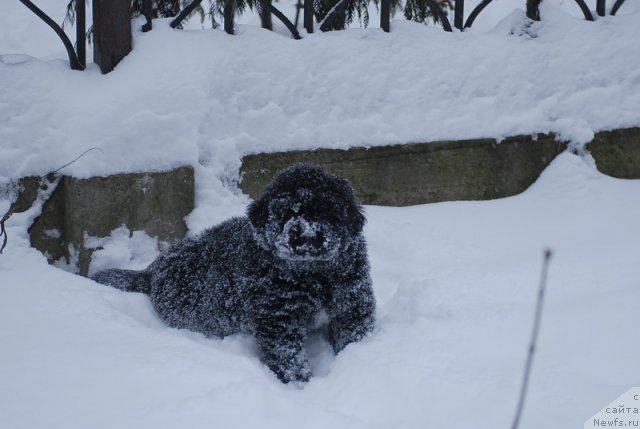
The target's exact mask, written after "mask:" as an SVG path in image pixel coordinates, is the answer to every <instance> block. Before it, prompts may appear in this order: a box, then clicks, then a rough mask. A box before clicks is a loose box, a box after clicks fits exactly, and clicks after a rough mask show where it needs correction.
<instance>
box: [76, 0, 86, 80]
mask: <svg viewBox="0 0 640 429" xmlns="http://www.w3.org/2000/svg"><path fill="white" fill-rule="evenodd" d="M84 1H85V0H76V52H77V53H78V63H80V67H82V68H85V67H86V66H87V20H86V10H85V9H86V7H85V3H84Z"/></svg>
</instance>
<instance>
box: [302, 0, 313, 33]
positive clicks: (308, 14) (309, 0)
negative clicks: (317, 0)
mask: <svg viewBox="0 0 640 429" xmlns="http://www.w3.org/2000/svg"><path fill="white" fill-rule="evenodd" d="M302 20H303V21H304V29H305V30H307V33H313V0H304V14H303V18H302Z"/></svg>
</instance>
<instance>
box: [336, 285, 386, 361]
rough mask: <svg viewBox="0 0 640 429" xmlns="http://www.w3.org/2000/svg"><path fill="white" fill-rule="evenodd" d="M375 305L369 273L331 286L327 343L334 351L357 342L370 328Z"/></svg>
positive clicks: (372, 322)
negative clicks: (348, 281) (333, 287)
mask: <svg viewBox="0 0 640 429" xmlns="http://www.w3.org/2000/svg"><path fill="white" fill-rule="evenodd" d="M375 307H376V301H375V297H374V295H373V289H372V288H371V280H370V279H369V276H368V274H366V275H363V276H362V277H361V278H357V279H356V280H354V281H352V282H350V283H347V284H344V285H338V286H337V287H336V288H335V289H334V292H333V294H332V297H331V303H330V308H329V342H330V343H331V345H332V346H333V350H334V352H336V353H338V352H339V351H341V350H342V349H343V348H345V347H346V346H347V344H349V343H353V342H355V341H360V340H361V339H362V338H363V337H364V336H365V335H367V334H368V333H369V332H371V331H372V330H373V328H374V325H375Z"/></svg>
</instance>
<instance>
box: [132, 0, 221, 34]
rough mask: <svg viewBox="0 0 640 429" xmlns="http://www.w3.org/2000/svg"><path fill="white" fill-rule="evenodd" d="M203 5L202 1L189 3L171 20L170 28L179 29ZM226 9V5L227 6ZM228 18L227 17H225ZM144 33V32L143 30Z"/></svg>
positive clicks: (196, 0)
mask: <svg viewBox="0 0 640 429" xmlns="http://www.w3.org/2000/svg"><path fill="white" fill-rule="evenodd" d="M147 1H148V2H149V7H151V3H150V1H149V0H147ZM200 3H202V0H193V1H192V2H191V3H189V4H188V5H187V7H185V8H184V9H182V10H181V11H180V13H179V14H178V16H176V17H175V18H173V19H172V20H171V22H170V23H169V26H170V27H171V28H177V27H178V26H179V25H180V24H181V23H182V21H184V19H185V18H186V17H187V16H189V15H190V14H191V12H193V11H194V10H195V8H197V7H198V5H199V4H200ZM225 8H226V5H225ZM225 17H226V15H225ZM143 31H144V30H143Z"/></svg>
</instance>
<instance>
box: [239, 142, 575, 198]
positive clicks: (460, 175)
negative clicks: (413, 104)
mask: <svg viewBox="0 0 640 429" xmlns="http://www.w3.org/2000/svg"><path fill="white" fill-rule="evenodd" d="M564 149H565V145H564V144H563V143H560V142H558V141H556V140H555V139H554V137H553V136H550V135H538V136H537V137H536V138H532V137H531V136H516V137H510V138H507V139H505V140H503V141H502V142H501V143H497V142H496V141H495V140H493V139H479V140H465V141H443V142H434V143H421V144H420V143H419V144H407V145H397V146H385V147H373V148H369V149H366V148H353V149H349V150H326V149H320V150H315V151H300V152H280V153H267V154H258V155H249V156H246V157H244V158H243V160H242V167H241V182H240V188H241V189H242V191H243V192H245V193H247V194H249V195H250V196H251V197H252V198H256V197H257V196H258V195H260V194H261V193H262V191H263V189H264V188H265V186H266V185H267V184H268V183H269V182H270V181H271V178H272V177H273V176H274V175H275V173H276V172H278V171H279V170H281V169H282V168H285V167H287V166H289V165H292V164H295V163H298V162H304V163H311V164H318V165H321V166H323V167H325V168H326V169H327V170H329V171H331V172H333V173H335V174H337V175H340V176H343V177H345V178H347V179H349V180H350V181H351V183H352V184H353V187H354V189H355V191H356V195H357V196H358V198H359V199H360V201H361V202H362V203H363V204H374V205H386V206H407V205H413V204H424V203H431V202H438V201H451V200H486V199H493V198H500V197H506V196H509V195H514V194H517V193H520V192H522V191H524V190H525V189H526V188H527V187H528V186H529V185H531V183H533V181H534V180H535V179H536V178H537V177H538V176H539V175H540V172H541V171H542V170H544V168H545V167H546V166H547V165H548V164H549V163H550V162H551V161H552V160H553V159H554V158H555V157H556V156H557V155H558V154H559V153H560V152H562V151H563V150H564Z"/></svg>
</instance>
